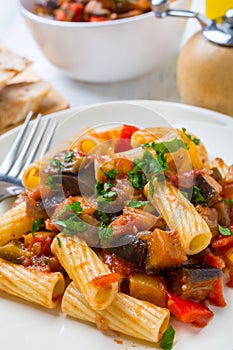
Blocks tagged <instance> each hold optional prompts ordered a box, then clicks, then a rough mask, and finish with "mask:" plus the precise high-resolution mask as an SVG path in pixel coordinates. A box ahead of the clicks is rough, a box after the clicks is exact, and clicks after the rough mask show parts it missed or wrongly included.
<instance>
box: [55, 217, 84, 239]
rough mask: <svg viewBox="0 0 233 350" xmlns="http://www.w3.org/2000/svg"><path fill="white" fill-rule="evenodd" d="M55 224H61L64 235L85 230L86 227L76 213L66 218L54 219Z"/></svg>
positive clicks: (71, 234)
mask: <svg viewBox="0 0 233 350" xmlns="http://www.w3.org/2000/svg"><path fill="white" fill-rule="evenodd" d="M55 224H57V225H60V226H63V230H62V232H63V233H64V234H65V235H66V236H73V235H74V234H76V233H79V232H85V231H86V230H87V228H88V225H87V223H86V222H84V221H83V220H81V219H80V218H78V217H77V216H76V215H72V216H70V217H69V218H68V219H66V220H55Z"/></svg>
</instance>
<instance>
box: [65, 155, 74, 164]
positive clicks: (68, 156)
mask: <svg viewBox="0 0 233 350" xmlns="http://www.w3.org/2000/svg"><path fill="white" fill-rule="evenodd" d="M73 157H74V152H69V153H68V154H67V155H66V156H65V158H64V161H65V162H66V163H69V162H71V161H72V159H73Z"/></svg>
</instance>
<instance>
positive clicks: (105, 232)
mask: <svg viewBox="0 0 233 350" xmlns="http://www.w3.org/2000/svg"><path fill="white" fill-rule="evenodd" d="M98 234H99V238H100V239H101V241H103V242H105V243H106V242H107V241H108V240H109V238H110V237H111V236H112V234H113V229H112V227H111V226H110V227H109V226H107V225H105V224H103V223H101V224H100V227H99V232H98Z"/></svg>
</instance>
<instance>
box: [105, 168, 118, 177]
mask: <svg viewBox="0 0 233 350" xmlns="http://www.w3.org/2000/svg"><path fill="white" fill-rule="evenodd" d="M101 170H102V171H103V173H104V175H106V176H107V178H108V179H110V180H116V176H117V174H119V171H118V170H116V169H114V168H112V169H111V170H109V171H104V170H103V169H102V168H101Z"/></svg>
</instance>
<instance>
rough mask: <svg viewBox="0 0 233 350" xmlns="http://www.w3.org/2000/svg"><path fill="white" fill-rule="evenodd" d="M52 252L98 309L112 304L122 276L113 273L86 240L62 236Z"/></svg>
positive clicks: (60, 235)
mask: <svg viewBox="0 0 233 350" xmlns="http://www.w3.org/2000/svg"><path fill="white" fill-rule="evenodd" d="M51 250H52V252H53V254H54V255H56V257H57V259H58V260H59V262H60V264H61V265H62V266H63V267H64V269H65V270H66V272H67V273H68V275H69V277H70V279H72V280H73V281H74V282H75V284H76V286H77V287H78V288H79V289H80V291H81V292H82V294H83V295H84V297H85V298H86V300H87V301H88V303H89V304H90V305H91V307H92V308H93V309H94V310H102V309H105V308H106V307H107V306H108V305H109V304H111V302H112V301H113V299H114V297H115V295H116V293H117V291H118V279H119V275H118V274H114V273H111V272H110V270H109V268H108V266H107V265H106V264H104V263H103V262H102V261H101V260H100V258H99V257H98V256H97V255H96V254H95V252H94V251H93V250H92V249H91V248H90V247H88V245H87V244H86V242H85V241H83V240H82V239H80V238H78V237H77V236H73V237H72V238H71V237H67V236H65V235H64V234H62V233H60V234H59V235H58V236H56V237H55V238H54V240H53V242H52V245H51Z"/></svg>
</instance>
